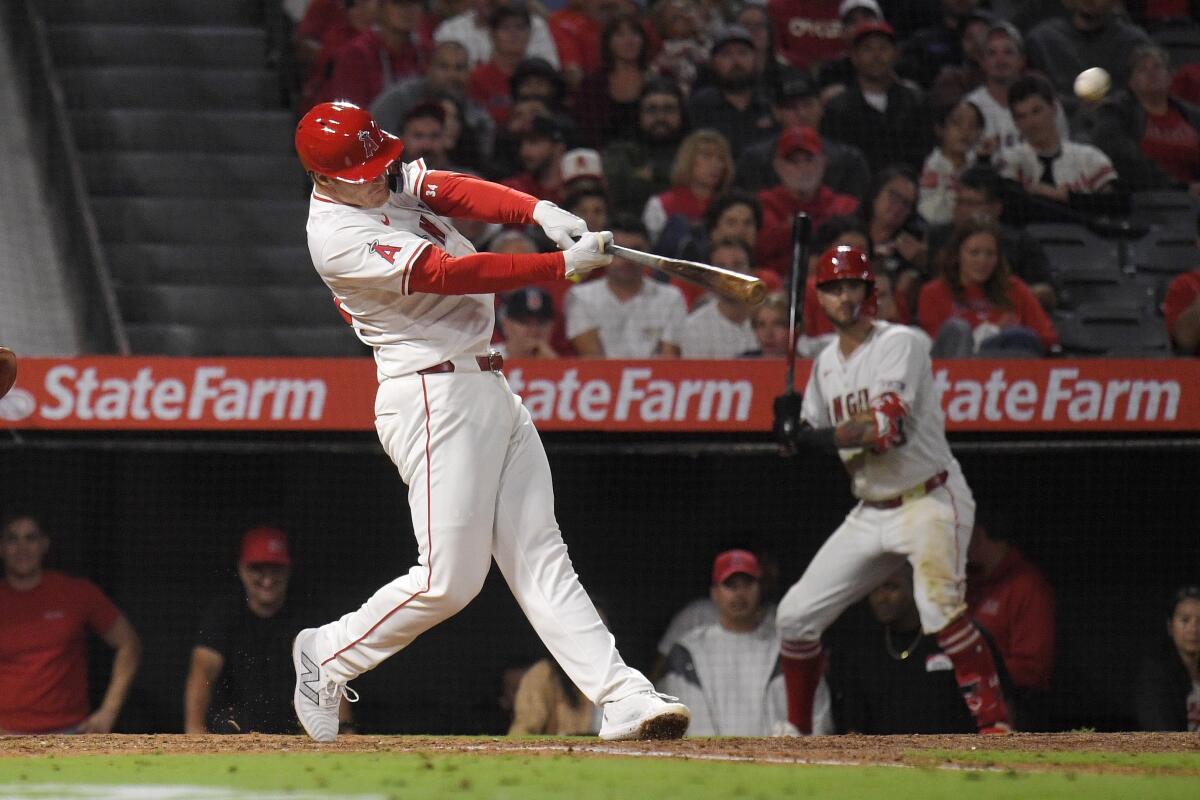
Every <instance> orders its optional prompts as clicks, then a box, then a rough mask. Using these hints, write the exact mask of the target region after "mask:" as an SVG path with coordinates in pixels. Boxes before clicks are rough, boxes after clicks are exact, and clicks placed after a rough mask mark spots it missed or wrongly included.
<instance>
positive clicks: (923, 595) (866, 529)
mask: <svg viewBox="0 0 1200 800" xmlns="http://www.w3.org/2000/svg"><path fill="white" fill-rule="evenodd" d="M948 471H949V473H950V474H949V477H948V478H947V480H946V483H945V484H943V485H942V486H939V487H938V488H936V489H934V490H933V491H932V492H930V493H929V494H926V495H924V496H922V497H919V498H917V499H915V500H911V501H905V503H904V504H903V505H900V506H897V507H896V508H887V509H881V508H872V507H870V506H867V505H863V504H862V503H860V504H859V505H857V506H855V507H854V509H853V510H852V511H851V512H850V513H849V514H848V515H847V516H846V519H845V521H844V522H843V523H842V524H841V525H840V526H839V527H838V529H837V530H836V531H834V532H833V535H831V536H830V537H829V538H828V539H826V540H825V543H824V544H823V545H821V549H820V550H818V551H817V554H816V555H815V556H813V560H812V562H811V563H809V565H808V568H807V569H806V570H804V575H803V576H801V578H800V580H799V581H797V582H796V583H795V584H794V585H793V586H792V588H791V589H789V590H788V591H787V594H785V595H784V596H783V600H781V601H780V603H779V610H778V614H777V617H776V624H777V625H778V627H779V632H780V634H781V636H782V638H783V641H785V642H815V641H818V640H820V638H821V634H822V633H824V632H825V629H826V628H828V627H829V626H830V625H832V624H833V623H834V621H835V620H837V618H838V616H840V615H841V613H842V612H843V611H845V610H846V608H847V607H848V606H850V605H851V604H852V603H855V602H857V601H858V600H861V599H862V598H863V597H865V596H866V595H867V594H869V593H870V592H871V591H872V590H873V589H875V587H877V586H878V585H879V584H880V583H882V582H883V580H884V579H885V578H886V577H887V576H888V575H890V574H891V573H892V572H893V571H894V570H895V569H897V568H898V567H899V566H900V565H901V564H902V563H903V562H904V561H905V559H907V560H908V561H909V562H910V563H911V564H912V566H913V597H914V600H915V601H916V604H917V611H918V612H920V615H921V628H922V629H924V631H925V632H926V633H937V632H938V631H940V630H941V629H942V628H944V627H946V625H947V624H948V623H949V622H951V621H952V620H953V619H954V618H955V617H957V616H958V615H959V614H961V613H962V612H963V611H965V610H966V607H967V606H966V602H965V601H964V597H965V594H966V580H967V576H966V567H967V547H968V546H969V545H970V544H971V530H972V528H973V527H974V524H975V500H974V498H973V497H972V496H971V490H970V488H969V487H968V486H967V482H966V480H965V479H964V478H963V475H962V470H961V469H960V468H959V466H958V464H957V463H954V464H953V465H951V467H950V468H949V470H948Z"/></svg>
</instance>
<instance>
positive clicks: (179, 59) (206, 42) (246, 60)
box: [49, 25, 267, 69]
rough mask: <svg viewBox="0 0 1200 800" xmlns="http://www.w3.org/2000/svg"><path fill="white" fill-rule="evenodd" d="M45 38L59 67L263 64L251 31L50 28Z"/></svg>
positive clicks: (260, 38)
mask: <svg viewBox="0 0 1200 800" xmlns="http://www.w3.org/2000/svg"><path fill="white" fill-rule="evenodd" d="M49 34H50V35H49V38H50V49H51V52H53V54H54V62H55V63H56V64H57V65H58V66H59V67H83V66H88V67H118V66H149V65H168V64H169V65H171V66H173V67H201V68H203V67H209V68H214V69H216V68H224V69H260V68H262V67H263V66H265V64H266V61H267V44H266V40H267V36H266V33H265V32H264V31H262V30H260V29H258V28H251V27H236V28H234V27H215V26H212V25H187V26H179V25H158V26H155V25H55V26H53V27H51V29H50V32H49Z"/></svg>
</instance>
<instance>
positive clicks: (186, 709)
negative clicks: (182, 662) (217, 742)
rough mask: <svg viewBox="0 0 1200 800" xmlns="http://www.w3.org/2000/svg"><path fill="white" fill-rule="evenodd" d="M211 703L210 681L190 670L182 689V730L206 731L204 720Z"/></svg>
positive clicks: (189, 731)
mask: <svg viewBox="0 0 1200 800" xmlns="http://www.w3.org/2000/svg"><path fill="white" fill-rule="evenodd" d="M211 704H212V683H211V682H210V681H209V680H208V679H207V678H206V677H205V676H203V675H201V674H199V673H197V672H196V671H195V670H192V671H191V672H189V673H188V677H187V685H186V686H185V687H184V690H183V732H184V733H208V727H207V725H206V724H205V720H206V719H207V717H208V709H209V707H210V706H211Z"/></svg>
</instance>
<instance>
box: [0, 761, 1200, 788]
mask: <svg viewBox="0 0 1200 800" xmlns="http://www.w3.org/2000/svg"><path fill="white" fill-rule="evenodd" d="M956 755H959V756H962V754H956ZM1013 755H1017V754H1012V753H982V752H981V753H972V754H970V758H971V760H972V761H979V760H981V759H982V760H983V763H989V760H990V763H1003V761H1004V760H1005V759H1006V757H1008V756H1013ZM1060 755H1061V754H1054V758H1055V759H1056V760H1058V759H1059V758H1060ZM1121 758H1133V757H1132V756H1130V757H1125V756H1121ZM1141 758H1142V757H1138V759H1139V761H1138V763H1139V764H1141V763H1143V762H1142V761H1140V759H1141ZM1157 758H1161V759H1165V760H1166V761H1164V762H1162V763H1168V762H1169V763H1170V764H1171V765H1176V764H1179V763H1186V764H1188V765H1189V768H1190V766H1194V763H1195V760H1194V759H1193V758H1192V756H1190V755H1188V756H1165V755H1162V756H1157V757H1155V759H1157ZM1155 759H1152V761H1153V760H1155ZM1063 760H1064V761H1066V760H1068V759H1063ZM1014 763H1017V762H1016V761H1015V760H1014ZM1019 763H1022V764H1023V763H1027V762H1026V761H1020V762H1019ZM1079 763H1080V764H1084V763H1093V762H1085V761H1080V762H1079ZM1106 763H1111V762H1106ZM1148 766H1149V765H1148ZM1150 768H1151V769H1153V768H1154V767H1153V766H1150ZM63 783H83V784H105V785H113V784H120V785H147V784H154V785H191V786H207V787H237V788H240V789H242V790H246V791H247V792H248V794H247V795H245V797H252V796H253V793H254V792H256V791H257V792H262V791H273V792H297V793H304V794H305V796H306V797H311V796H312V795H313V794H314V793H315V794H317V795H318V796H321V797H329V798H346V797H353V796H355V795H360V796H362V795H367V796H373V797H376V798H387V800H393V798H396V799H399V798H404V799H405V800H407V798H469V799H470V800H476V799H477V798H496V799H497V800H508V799H510V798H511V800H539V799H540V798H568V800H592V798H622V800H624V799H625V798H655V800H657V799H658V798H688V800H706V799H707V798H721V799H722V800H755V799H757V798H789V800H791V799H793V798H867V797H886V798H888V800H903V798H919V800H939V798H946V800H963V798H969V799H970V800H985V799H986V798H1014V799H1015V798H1021V800H1026V799H1027V798H1071V800H1079V798H1081V797H1086V798H1087V799H1088V800H1103V798H1122V799H1124V798H1135V797H1153V798H1156V800H1157V799H1158V798H1162V799H1163V800H1171V798H1180V799H1181V800H1182V799H1183V798H1187V800H1195V798H1196V797H1197V785H1198V782H1197V779H1196V778H1195V777H1185V776H1169V775H1167V776H1164V775H1125V774H1094V773H1086V772H1070V771H1068V770H1060V771H1058V772H1047V773H1029V772H1016V771H1013V770H1007V771H979V770H969V771H952V770H938V769H931V768H924V769H905V768H889V767H823V766H801V765H775V764H746V763H729V762H706V761H695V760H692V761H685V760H681V759H654V758H580V757H573V756H568V755H562V756H521V755H490V754H489V755H458V754H441V753H439V754H432V755H422V754H419V753H418V754H413V753H394V754H393V753H379V754H376V753H350V754H328V755H326V754H320V753H294V754H289V753H271V754H259V755H250V754H248V755H233V756H226V755H210V756H204V755H138V756H119V757H118V756H73V757H68V758H26V759H0V798H8V797H17V798H25V797H34V796H42V797H44V796H46V795H44V794H43V795H35V794H34V793H33V791H32V787H34V786H36V785H37V784H63ZM22 787H30V788H29V789H23V788H22ZM22 792H23V793H22Z"/></svg>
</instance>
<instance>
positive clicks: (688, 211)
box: [642, 128, 733, 243]
mask: <svg viewBox="0 0 1200 800" xmlns="http://www.w3.org/2000/svg"><path fill="white" fill-rule="evenodd" d="M732 183H733V156H732V154H731V153H730V152H729V142H728V141H726V139H725V137H724V136H722V135H721V134H720V133H718V132H717V131H714V130H712V129H711V128H704V129H702V130H698V131H695V132H694V133H692V134H690V135H689V136H688V137H687V138H686V139H684V140H683V142H682V144H680V145H679V152H678V153H677V154H676V156H675V163H674V164H673V165H672V166H671V188H670V189H667V190H666V191H665V192H662V193H660V194H656V195H655V196H654V197H651V198H650V199H649V200H647V201H646V207H645V208H644V209H643V210H642V222H643V224H644V225H645V226H646V231H647V232H648V233H649V235H650V239H651V241H652V242H656V243H657V242H658V240H659V238H660V236H661V235H662V233H663V229H664V228H665V227H666V226H667V223H668V222H669V221H671V220H672V218H676V217H677V218H679V220H680V222H679V223H678V224H679V225H680V226H681V227H682V229H683V230H686V229H687V227H688V226H689V225H691V224H692V223H695V222H698V221H699V220H701V219H702V218H703V217H704V211H705V209H707V208H708V204H709V203H710V202H712V199H713V198H714V197H716V196H718V195H720V194H724V193H725V191H726V190H728V189H729V187H730V185H731V184H732Z"/></svg>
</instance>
